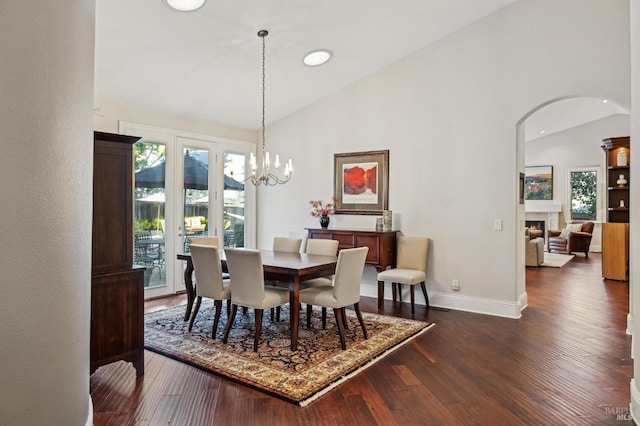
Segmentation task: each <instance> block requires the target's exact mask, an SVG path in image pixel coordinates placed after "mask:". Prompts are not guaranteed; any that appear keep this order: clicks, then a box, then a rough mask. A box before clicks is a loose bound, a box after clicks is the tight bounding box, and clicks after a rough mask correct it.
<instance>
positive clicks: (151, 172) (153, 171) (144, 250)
mask: <svg viewBox="0 0 640 426" xmlns="http://www.w3.org/2000/svg"><path fill="white" fill-rule="evenodd" d="M165 153H166V146H165V145H164V144H160V143H154V142H147V141H139V142H137V143H136V144H135V145H134V154H135V208H134V219H135V222H134V264H135V265H139V266H145V267H146V268H147V269H146V271H145V275H144V286H145V287H146V288H151V287H159V286H165V285H166V278H167V274H166V263H165V258H166V256H165V235H164V230H165V226H164V225H165V220H164V218H165V194H166V193H165V160H166V154H165Z"/></svg>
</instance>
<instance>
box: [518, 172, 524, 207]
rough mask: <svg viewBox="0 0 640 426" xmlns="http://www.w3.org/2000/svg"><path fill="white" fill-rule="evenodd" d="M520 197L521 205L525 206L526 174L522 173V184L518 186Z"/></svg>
mask: <svg viewBox="0 0 640 426" xmlns="http://www.w3.org/2000/svg"><path fill="white" fill-rule="evenodd" d="M518 196H519V200H520V204H524V173H522V172H521V173H520V182H519V184H518Z"/></svg>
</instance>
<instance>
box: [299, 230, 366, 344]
mask: <svg viewBox="0 0 640 426" xmlns="http://www.w3.org/2000/svg"><path fill="white" fill-rule="evenodd" d="M309 241H311V240H309ZM368 252H369V248H368V247H357V248H351V249H344V250H342V251H340V253H339V254H338V263H337V265H336V273H335V275H334V277H333V285H326V286H316V287H310V288H307V289H304V290H301V291H300V302H302V303H306V304H308V305H316V306H321V307H325V308H332V309H333V312H334V315H335V317H336V324H337V326H338V333H339V335H340V342H341V347H342V349H343V350H344V349H346V348H347V345H346V340H345V334H344V329H345V327H347V325H348V324H347V315H346V309H345V308H346V307H347V306H350V305H353V308H354V310H355V312H356V316H357V317H358V321H359V323H360V327H362V332H363V334H364V338H365V339H367V338H368V336H367V328H366V327H365V324H364V321H363V319H362V314H361V312H360V286H361V284H362V272H363V271H364V265H365V261H366V259H367V253H368ZM309 325H310V317H309V316H307V326H309ZM323 326H324V324H323Z"/></svg>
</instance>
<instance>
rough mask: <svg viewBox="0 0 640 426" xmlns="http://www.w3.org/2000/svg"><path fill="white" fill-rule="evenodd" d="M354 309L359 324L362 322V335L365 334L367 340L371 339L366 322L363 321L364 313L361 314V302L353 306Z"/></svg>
mask: <svg viewBox="0 0 640 426" xmlns="http://www.w3.org/2000/svg"><path fill="white" fill-rule="evenodd" d="M353 309H354V310H355V311H356V316H357V317H358V322H360V327H362V334H364V338H365V340H366V339H368V338H369V336H368V335H367V327H365V325H364V321H363V319H362V313H361V312H360V302H358V303H354V304H353Z"/></svg>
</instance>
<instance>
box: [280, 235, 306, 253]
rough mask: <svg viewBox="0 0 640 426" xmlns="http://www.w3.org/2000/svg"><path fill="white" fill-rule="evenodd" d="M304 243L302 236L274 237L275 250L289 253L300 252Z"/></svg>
mask: <svg viewBox="0 0 640 426" xmlns="http://www.w3.org/2000/svg"><path fill="white" fill-rule="evenodd" d="M301 245H302V238H289V237H274V238H273V251H282V252H287V253H299V252H300V246H301Z"/></svg>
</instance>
